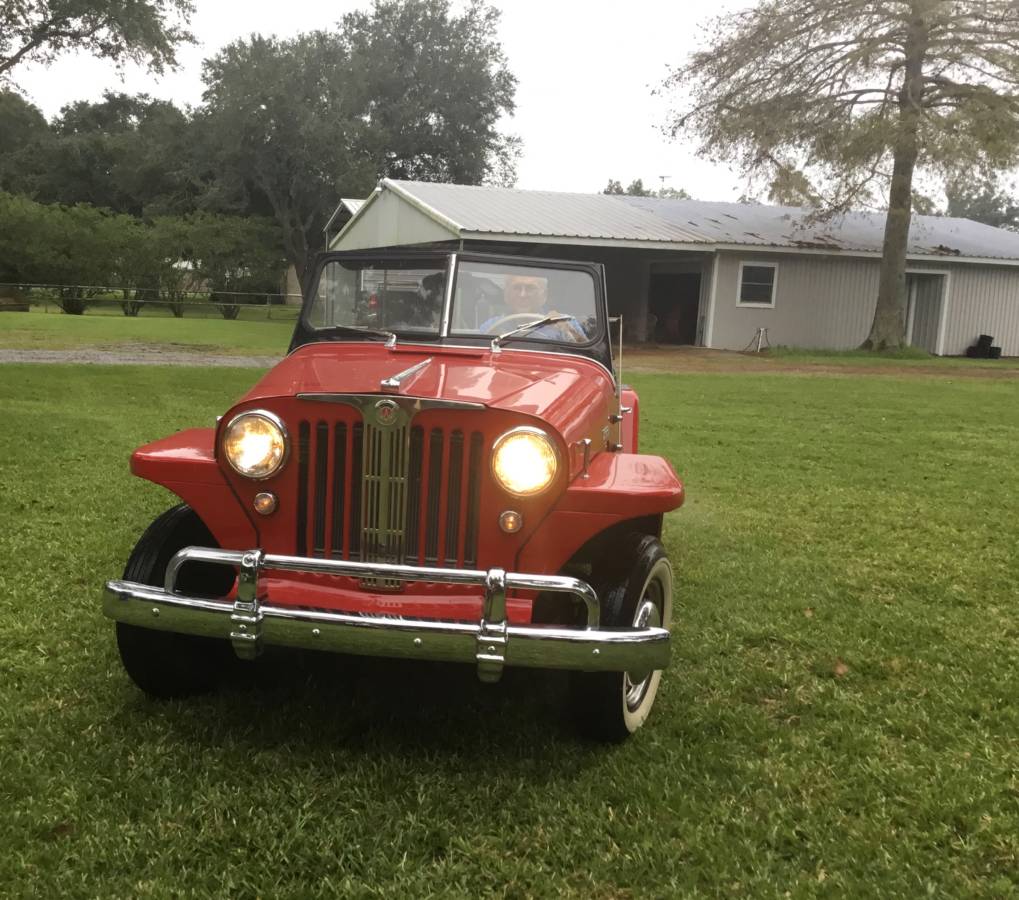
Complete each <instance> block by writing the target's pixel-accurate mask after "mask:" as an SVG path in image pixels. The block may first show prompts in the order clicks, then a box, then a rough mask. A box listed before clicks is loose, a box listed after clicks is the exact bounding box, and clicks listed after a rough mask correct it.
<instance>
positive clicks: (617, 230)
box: [382, 181, 702, 243]
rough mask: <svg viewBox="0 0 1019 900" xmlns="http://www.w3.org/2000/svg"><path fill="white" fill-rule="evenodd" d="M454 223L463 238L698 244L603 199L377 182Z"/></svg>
mask: <svg viewBox="0 0 1019 900" xmlns="http://www.w3.org/2000/svg"><path fill="white" fill-rule="evenodd" d="M382 184H383V187H385V186H386V185H395V186H396V187H397V189H402V190H404V191H406V192H407V193H408V194H411V195H412V196H414V197H416V198H417V199H418V200H419V201H421V202H422V203H424V204H425V205H426V206H428V207H430V208H431V209H433V210H434V211H436V212H438V213H440V214H441V215H442V216H444V217H445V218H447V219H450V220H452V221H453V222H455V223H456V224H457V225H458V226H459V227H460V229H461V231H463V232H476V233H477V232H484V233H486V234H526V235H531V236H547V237H553V236H554V237H575V238H602V239H605V240H624V241H675V242H681V243H697V242H699V241H700V240H702V239H701V238H699V237H698V236H697V235H696V234H694V233H693V232H692V231H690V230H689V229H687V228H684V227H682V226H681V225H674V224H672V223H670V222H668V221H666V220H665V219H663V218H662V217H661V216H658V215H656V214H655V212H654V211H651V210H646V209H641V208H640V207H638V206H631V205H629V204H627V203H621V202H620V201H619V198H618V197H613V196H610V195H608V194H567V193H562V192H559V191H521V190H517V189H516V188H501V187H476V186H471V185H464V184H430V183H426V182H422V181H383V182H382Z"/></svg>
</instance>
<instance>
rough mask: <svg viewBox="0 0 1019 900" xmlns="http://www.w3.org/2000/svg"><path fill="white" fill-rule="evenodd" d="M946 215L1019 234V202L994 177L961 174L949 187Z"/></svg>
mask: <svg viewBox="0 0 1019 900" xmlns="http://www.w3.org/2000/svg"><path fill="white" fill-rule="evenodd" d="M945 196H946V197H947V199H948V206H947V208H946V210H945V213H946V215H949V216H957V217H959V218H963V219H973V221H975V222H983V224H984V225H991V226H993V227H995V228H1007V229H1008V230H1009V231H1019V203H1017V202H1016V198H1015V197H1013V196H1011V195H1010V194H1009V193H1008V191H1007V190H1005V189H1004V188H1002V187H1001V186H1000V185H999V184H998V182H997V180H996V179H995V178H994V177H992V176H987V175H985V176H983V177H979V176H978V177H976V178H974V177H971V176H964V175H960V176H957V177H955V178H952V179H950V180H949V182H948V184H946V185H945Z"/></svg>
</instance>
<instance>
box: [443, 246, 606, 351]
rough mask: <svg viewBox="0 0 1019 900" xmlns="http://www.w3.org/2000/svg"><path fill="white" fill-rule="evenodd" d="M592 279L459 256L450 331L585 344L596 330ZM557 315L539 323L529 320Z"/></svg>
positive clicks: (578, 273) (569, 272) (582, 274)
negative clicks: (512, 332)
mask: <svg viewBox="0 0 1019 900" xmlns="http://www.w3.org/2000/svg"><path fill="white" fill-rule="evenodd" d="M595 297H596V294H595V284H594V279H593V278H592V277H591V275H590V273H589V272H586V271H576V270H572V269H550V268H546V267H542V266H528V265H516V264H513V263H502V262H499V263H488V262H473V261H464V262H462V263H461V264H460V266H459V268H458V270H457V278H456V291H455V294H454V297H453V309H452V315H451V317H450V334H451V335H465V336H466V335H471V336H477V335H486V336H487V335H492V336H496V335H504V334H507V333H508V332H511V331H517V329H520V331H519V333H518V335H517V339H521V340H529V341H553V342H558V343H567V344H586V343H588V342H590V341H591V340H592V339H593V338H594V337H595V336H596V335H597V333H598V313H597V303H596V300H595ZM546 317H548V318H558V319H560V320H561V321H556V322H550V323H547V324H545V325H542V326H541V327H536V328H533V329H530V330H528V329H526V328H524V327H523V326H526V325H527V324H528V323H532V322H539V321H540V320H542V319H545V318H546Z"/></svg>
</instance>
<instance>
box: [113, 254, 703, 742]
mask: <svg viewBox="0 0 1019 900" xmlns="http://www.w3.org/2000/svg"><path fill="white" fill-rule="evenodd" d="M314 284H315V287H314V289H313V290H311V291H310V292H309V293H308V296H307V297H306V298H305V303H304V308H303V311H302V314H301V318H300V320H299V322H298V325H297V328H296V330H295V333H294V338H293V341H292V344H291V348H290V353H289V355H288V356H287V357H286V359H284V360H283V361H282V362H280V363H279V365H277V366H276V367H275V368H274V369H273V370H272V371H270V372H269V373H268V374H267V375H266V376H265V377H264V378H263V379H262V380H261V381H259V382H258V384H256V385H255V386H254V387H253V388H252V389H251V390H250V391H249V392H248V393H247V394H246V395H245V396H244V397H242V398H241V400H240V401H239V402H238V403H237V404H236V405H235V406H234V407H233V408H232V409H230V410H229V411H228V412H227V413H226V415H224V416H223V417H222V418H221V419H220V420H219V422H218V424H217V426H216V427H215V428H193V429H189V430H187V431H183V432H180V433H179V434H176V435H173V436H172V437H169V438H166V439H164V440H161V441H156V442H155V443H153V444H148V445H147V446H144V447H142V448H140V449H139V450H137V451H135V453H134V455H133V456H132V458H131V470H132V472H133V473H134V474H135V475H138V476H140V477H142V478H147V479H148V480H150V481H154V482H156V483H157V484H160V485H163V486H164V487H166V488H168V489H169V490H170V491H172V492H173V493H174V494H177V495H178V496H179V497H180V498H181V500H182V501H183V503H184V505H181V506H177V507H174V508H173V509H171V510H170V511H169V512H167V513H165V514H164V515H162V516H160V517H159V518H158V519H156V521H155V522H153V524H152V525H151V526H150V527H149V529H148V530H147V531H146V532H145V534H144V535H143V536H142V538H141V540H140V541H139V543H138V545H137V547H136V548H135V550H134V552H133V553H132V555H131V558H130V560H129V561H128V564H127V569H126V571H125V573H124V578H123V580H121V581H111V582H108V583H107V585H106V590H105V595H104V603H103V608H104V611H105V613H106V615H107V616H109V617H110V618H112V619H115V620H116V623H117V626H116V627H117V642H118V645H119V648H120V654H121V658H122V660H123V663H124V667H125V668H126V670H127V672H128V674H129V675H130V676H131V678H132V679H133V680H134V681H135V682H136V683H137V684H138V685H139V687H141V688H142V689H143V690H145V691H147V692H148V693H150V694H152V695H155V696H162V697H165V696H179V695H182V694H188V693H193V692H196V691H200V690H207V689H210V688H212V687H213V686H214V685H215V684H216V679H217V675H218V673H219V672H220V671H221V665H222V663H223V661H224V653H225V654H226V656H227V658H228V657H229V651H230V648H231V647H232V649H233V651H234V652H235V653H236V655H237V656H240V657H242V658H245V659H250V658H254V657H256V656H257V655H258V654H259V651H260V650H261V648H262V647H263V646H264V645H267V644H278V645H285V646H289V647H299V648H313V649H316V650H332V651H336V652H340V653H352V654H366V655H370V656H383V657H407V658H411V659H422V660H450V661H459V662H470V663H474V664H475V665H476V666H477V671H478V675H479V677H480V678H481V679H482V680H483V681H496V680H498V679H499V677H500V674H501V673H502V670H503V667H504V666H530V667H536V668H558V669H570V670H573V672H574V674H573V676H572V679H571V680H572V685H573V688H572V691H573V701H572V702H573V706H574V708H575V711H576V713H577V714H578V718H579V722H580V723H581V725H582V726H583V728H584V729H585V730H586V731H587V732H588V733H590V734H593V735H595V736H598V737H602V738H606V739H620V738H623V737H625V736H627V735H628V734H630V733H632V732H633V731H635V730H636V729H637V728H638V727H639V726H640V725H641V724H642V723H643V722H644V720H645V718H646V717H647V714H648V712H649V710H650V708H651V705H652V704H653V702H654V698H655V694H656V693H657V690H658V684H659V680H660V678H661V670H662V669H663V668H664V667H665V666H666V665H667V663H668V660H669V650H670V646H669V630H668V628H669V623H670V621H671V614H672V569H671V567H670V565H669V562H668V559H667V558H666V555H665V552H664V550H663V549H662V546H661V544H660V543H659V538H660V537H661V528H662V516H663V514H664V513H666V512H668V511H669V510H672V509H675V508H676V507H678V506H679V505H680V504H681V503H682V502H683V487H682V485H681V484H680V482H679V480H678V479H677V478H676V475H675V473H674V472H673V471H672V469H671V467H670V466H669V464H668V463H667V462H666V461H665V460H664V459H662V458H660V457H657V456H646V455H643V454H640V453H638V452H637V423H638V415H637V397H636V395H635V394H634V393H633V392H632V391H631V390H629V389H628V388H626V387H624V386H622V385H620V384H619V381H618V378H617V377H616V375H615V374H614V371H613V360H612V353H611V350H610V339H609V321H608V316H607V304H606V299H605V287H604V274H603V272H602V269H601V267H600V266H598V265H594V264H588V263H576V262H561V261H552V260H539V259H526V260H524V259H521V258H513V257H499V256H491V255H482V254H474V253H442V252H403V253H400V254H395V253H390V252H385V253H383V252H376V253H372V254H349V253H347V254H339V253H332V254H325V255H323V256H322V257H321V258H320V259H319V260H318V263H317V267H316V275H315V280H314Z"/></svg>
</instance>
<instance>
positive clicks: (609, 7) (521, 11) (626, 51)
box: [13, 0, 746, 200]
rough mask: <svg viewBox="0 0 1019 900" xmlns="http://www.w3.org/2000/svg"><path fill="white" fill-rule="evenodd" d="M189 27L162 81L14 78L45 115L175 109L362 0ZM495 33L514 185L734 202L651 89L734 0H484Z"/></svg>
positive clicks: (59, 69)
mask: <svg viewBox="0 0 1019 900" xmlns="http://www.w3.org/2000/svg"><path fill="white" fill-rule="evenodd" d="M196 5H197V7H198V10H197V13H196V15H195V17H194V19H193V21H192V29H193V31H194V32H195V34H196V35H197V36H198V38H199V41H200V43H199V45H198V46H196V47H188V48H185V49H184V50H182V51H181V53H180V62H181V67H180V69H179V70H178V71H176V72H171V73H169V74H167V75H165V76H163V77H162V78H156V77H154V76H152V75H149V74H148V73H147V72H145V71H144V70H139V69H136V68H128V69H127V70H126V71H125V72H124V75H123V78H121V77H120V76H118V74H117V72H116V70H115V69H114V67H113V66H111V65H110V64H109V63H105V62H102V61H100V60H96V59H92V58H89V57H81V56H68V57H64V58H62V59H60V60H58V61H57V62H56V63H54V64H53V65H52V66H50V67H49V68H43V67H39V66H22V67H19V68H18V69H17V70H15V72H14V73H13V74H14V75H15V77H16V80H17V82H18V84H19V85H20V87H21V88H22V89H23V90H24V91H25V93H26V94H27V95H28V98H29V99H30V100H31V101H32V102H34V103H35V104H37V105H38V106H39V107H41V108H42V110H43V112H44V113H45V114H46V115H47V116H52V115H54V114H55V113H57V112H58V111H59V110H60V108H61V107H62V106H63V105H64V104H66V103H70V102H72V101H74V100H96V99H98V98H99V97H100V96H101V95H102V92H103V91H104V90H108V89H109V90H122V91H127V92H130V93H135V92H141V91H145V92H147V93H150V94H152V95H154V96H156V97H161V98H165V99H169V100H173V101H174V102H176V103H178V104H180V105H186V104H192V105H193V104H197V103H198V102H199V101H200V100H201V93H202V83H201V61H202V59H203V58H204V57H206V56H209V55H210V54H212V53H214V52H215V51H216V50H217V49H218V48H220V47H222V46H223V45H224V44H227V43H229V42H230V41H232V40H235V39H236V38H239V37H244V36H246V35H248V34H250V33H252V32H261V33H263V34H277V35H284V36H285V35H292V34H296V33H297V32H300V31H308V30H311V29H315V28H329V27H331V26H332V25H334V24H335V22H336V21H337V19H338V18H339V17H340V16H341V15H342V14H343V13H344V12H347V11H349V10H351V9H356V8H359V7H364V6H367V5H368V2H367V0H364V2H356V0H338V2H333V3H323V2H321V0H287V2H285V3H280V2H273V3H264V2H243V3H242V2H238V0H196ZM492 5H494V6H496V7H498V8H499V9H501V10H502V24H501V27H500V35H501V39H502V43H503V47H504V49H505V52H506V56H507V59H508V61H509V67H510V69H511V70H512V71H513V73H514V74H515V75H516V76H517V78H518V80H519V84H518V87H517V95H516V100H517V112H516V115H515V116H514V117H513V118H512V119H511V120H509V121H507V122H506V124H505V130H506V131H508V132H511V133H514V134H517V135H519V136H520V137H521V138H522V139H523V156H522V158H521V160H520V164H519V167H518V180H517V186H518V187H522V188H534V189H547V190H566V191H600V190H602V189H603V188H604V187H605V184H606V182H607V181H608V179H609V178H616V179H619V180H621V181H622V182H623V183H624V184H627V183H628V182H629V181H631V180H632V179H634V178H641V179H643V180H644V183H645V185H652V186H658V185H659V184H661V180H660V177H661V176H666V179H665V183H666V184H668V185H670V186H672V187H675V188H685V189H686V190H687V191H689V192H690V193H691V194H692V195H693V196H694V197H696V198H698V199H703V200H728V199H735V198H736V197H738V196H739V195H740V194H741V193H743V192H744V190H745V187H746V185H745V184H744V182H743V181H742V179H741V178H740V177H739V176H738V175H737V174H735V173H733V172H730V171H728V170H727V169H725V168H723V167H719V166H714V165H712V164H710V163H708V162H706V161H704V160H701V159H698V158H697V157H696V155H695V154H694V152H693V151H694V148H693V147H692V146H690V145H688V144H681V143H676V142H673V141H670V140H668V139H667V138H666V137H665V136H664V135H663V134H662V131H661V126H662V125H663V123H664V122H665V119H666V114H667V112H668V109H669V102H668V98H663V97H654V96H652V90H653V89H654V88H655V87H656V86H658V85H659V84H660V82H661V81H662V79H663V78H664V77H665V76H666V74H667V67H668V66H669V65H670V64H672V65H674V64H677V63H679V62H681V61H682V60H683V59H684V57H685V56H686V54H687V53H688V52H689V51H690V50H691V49H692V48H693V47H694V45H695V43H696V41H697V38H698V28H697V25H698V23H701V22H703V21H705V19H706V18H707V17H710V16H711V15H713V14H716V13H718V12H720V11H722V10H724V9H726V8H732V7H735V6H738V5H744V3H743V2H742V0H713V2H705V0H686V2H683V0H680V2H675V0H673V2H661V0H629V2H627V3H618V2H617V3H599V2H597V0H495V2H494V3H493V4H492Z"/></svg>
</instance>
